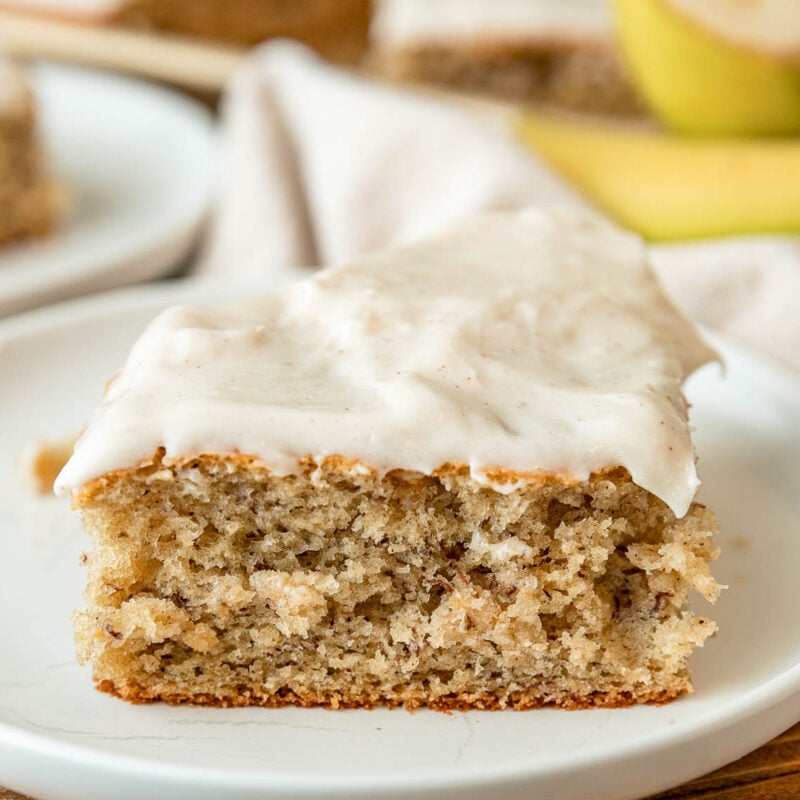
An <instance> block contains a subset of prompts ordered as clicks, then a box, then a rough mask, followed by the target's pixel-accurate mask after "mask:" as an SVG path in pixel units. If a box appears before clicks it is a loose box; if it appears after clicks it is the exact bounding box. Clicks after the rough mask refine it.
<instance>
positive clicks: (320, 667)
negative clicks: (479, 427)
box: [75, 453, 720, 710]
mask: <svg viewBox="0 0 800 800" xmlns="http://www.w3.org/2000/svg"><path fill="white" fill-rule="evenodd" d="M509 478H510V479H513V478H514V476H513V475H512V476H509ZM75 502H76V505H77V506H79V508H80V509H81V513H82V516H83V519H84V523H85V525H86V528H87V530H88V532H89V533H90V535H91V536H92V538H93V540H94V549H93V550H92V552H91V553H90V554H89V558H88V562H89V581H88V588H87V592H86V606H85V608H84V609H83V610H81V611H80V612H78V613H77V615H76V618H75V626H76V641H77V644H78V650H79V657H80V659H81V660H82V661H91V662H92V663H93V667H94V677H95V680H96V681H97V684H98V688H100V689H101V690H103V691H107V692H110V693H112V694H115V695H118V696H119V697H122V698H125V699H127V700H131V701H133V702H148V701H154V700H162V701H165V702H168V703H194V704H202V705H217V706H230V705H233V706H236V705H263V706H280V705H286V704H295V705H324V706H330V707H333V708H341V707H351V706H358V707H372V706H376V705H387V706H398V705H403V706H406V707H408V708H414V707H417V706H429V707H432V708H437V709H444V710H447V709H466V708H486V709H495V708H519V709H524V708H535V707H539V706H545V705H554V706H560V707H564V708H584V707H591V706H623V705H630V704H631V703H636V702H656V703H659V702H666V701H669V700H671V699H673V698H675V697H677V696H679V695H681V694H683V693H686V692H688V691H691V684H690V680H689V673H688V670H687V659H688V657H689V655H690V654H691V652H692V651H693V650H694V649H695V648H696V647H699V646H702V644H703V642H704V641H705V639H706V638H707V637H708V636H710V635H711V634H712V633H713V631H714V630H715V625H714V623H713V622H711V621H710V620H709V619H706V618H704V617H700V616H695V615H694V614H693V613H692V612H690V611H689V610H688V609H687V596H688V594H689V592H690V590H692V589H695V590H697V591H698V592H700V593H701V594H702V595H703V596H704V597H705V598H707V599H708V600H711V601H713V600H714V599H716V597H717V595H718V593H719V589H720V587H719V586H718V584H717V583H716V582H715V580H714V578H713V577H712V576H711V572H710V569H709V562H710V561H712V560H713V559H714V558H716V556H717V549H716V548H715V546H714V544H713V533H714V531H715V529H716V524H715V521H714V517H713V515H712V513H711V512H710V511H709V510H707V509H706V508H704V507H703V506H702V505H699V504H697V503H694V504H693V505H692V506H691V508H690V510H689V512H688V514H687V515H686V516H685V517H683V518H682V519H677V518H676V517H675V515H674V514H673V512H672V511H670V509H669V508H668V507H667V505H666V504H665V503H664V502H662V501H661V500H659V499H658V498H656V497H655V496H654V495H652V494H650V493H649V492H647V491H646V490H644V489H642V488H640V487H638V486H637V485H635V484H634V483H633V482H632V481H631V479H630V476H629V474H628V473H627V472H626V471H625V470H624V469H614V470H610V471H608V472H605V473H595V474H593V475H592V476H591V478H590V479H589V480H587V481H580V482H570V481H565V480H562V479H557V478H555V477H552V476H551V477H546V476H543V477H542V478H541V480H528V481H527V482H526V483H524V484H523V485H521V486H520V487H519V488H517V489H516V490H514V491H512V492H510V493H508V494H503V493H501V492H498V491H496V490H494V489H492V488H489V487H487V486H482V485H480V484H478V483H476V482H475V481H474V480H473V479H472V478H470V475H469V470H468V468H467V467H465V466H458V465H445V466H443V467H442V468H441V469H440V470H438V471H437V472H436V473H435V474H433V475H423V474H420V473H409V472H399V471H398V472H389V473H388V474H386V475H380V474H378V473H377V472H375V471H374V470H371V469H368V468H364V466H363V465H358V464H354V463H353V462H347V461H345V460H344V459H341V458H336V457H333V458H329V459H325V460H324V461H322V462H321V463H315V462H313V461H311V460H308V461H307V462H305V463H304V464H303V468H302V470H300V471H299V472H298V474H296V475H290V476H286V477H278V476H275V475H273V474H271V473H270V471H269V470H268V469H267V468H266V467H264V466H263V465H262V464H261V463H260V462H258V461H257V460H255V459H252V458H248V457H245V456H230V457H222V456H201V457H197V458H193V459H176V460H173V461H167V460H166V459H164V458H163V456H162V454H161V453H159V454H157V455H156V456H155V457H154V458H153V459H152V460H151V461H148V462H147V463H145V464H141V465H139V466H137V467H135V468H132V469H129V470H122V471H118V472H115V473H110V474H108V475H105V476H103V477H102V478H99V479H96V480H94V481H93V482H91V483H89V484H87V485H86V486H85V487H84V488H83V490H82V492H81V493H80V494H78V495H77V496H76V499H75Z"/></svg>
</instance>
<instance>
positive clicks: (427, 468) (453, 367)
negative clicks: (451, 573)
mask: <svg viewBox="0 0 800 800" xmlns="http://www.w3.org/2000/svg"><path fill="white" fill-rule="evenodd" d="M714 357H715V356H714V353H713V352H712V351H711V350H710V349H709V348H708V347H707V346H706V345H705V344H704V342H703V341H702V339H701V338H700V336H699V335H698V333H697V331H696V330H695V328H694V326H693V325H692V324H691V323H690V322H689V321H688V320H687V319H685V318H684V317H683V316H682V314H681V313H680V312H679V311H677V310H676V308H675V307H674V306H673V305H672V304H671V303H670V301H669V300H668V299H667V297H666V296H665V294H664V292H663V291H662V289H661V288H660V286H659V284H658V282H657V280H656V279H655V277H654V276H653V274H652V273H651V271H650V269H649V267H648V266H647V263H646V257H645V248H644V245H643V244H642V242H641V241H640V240H639V239H637V238H635V237H634V236H631V235H629V234H626V233H623V232H622V231H620V230H619V229H617V228H614V227H612V226H610V225H608V224H606V223H604V222H602V221H600V220H598V219H597V218H595V217H593V216H589V215H587V214H582V213H577V212H572V211H570V212H568V211H566V210H565V211H544V210H535V209H530V210H526V211H522V212H515V213H496V214H490V215H485V216H482V217H478V218H476V219H474V220H471V221H468V222H465V223H464V224H463V225H461V226H459V227H456V228H453V229H452V230H450V231H448V232H446V233H445V234H443V235H442V236H440V237H439V238H436V239H431V240H428V241H425V242H422V243H419V244H416V245H413V246H410V247H406V248H404V249H399V250H394V251H387V252H382V253H378V254H375V255H372V256H369V257H365V258H363V259H362V260H360V261H358V262H356V263H354V264H351V265H347V266H342V267H337V268H333V269H329V270H326V271H323V272H320V273H319V274H318V275H317V276H315V277H314V278H312V279H309V280H306V281H303V282H301V283H297V284H295V285H293V286H291V287H289V288H288V289H287V290H284V291H282V292H280V293H277V294H272V295H267V296H264V297H260V298H258V299H250V300H246V301H244V302H238V303H235V304H227V305H209V306H196V307H195V306H179V307H176V308H172V309H170V310H168V311H166V312H164V313H163V314H161V315H160V316H159V317H158V318H157V319H155V320H154V321H153V322H152V323H151V324H150V325H149V326H148V328H147V329H146V330H145V332H144V333H143V334H142V336H141V338H140V339H139V341H138V342H137V343H136V345H135V346H134V348H133V350H132V352H131V353H130V356H129V358H128V360H127V363H126V364H125V367H124V369H123V370H122V372H121V374H120V375H119V376H118V378H117V379H116V380H115V381H114V382H113V383H112V384H111V386H110V388H109V389H108V392H107V395H106V398H105V400H104V402H103V403H102V405H101V406H100V408H99V409H98V410H97V412H96V413H95V415H94V417H93V418H92V420H91V422H90V424H89V426H88V428H87V430H86V432H85V433H84V434H83V436H82V437H81V438H80V440H79V441H78V443H77V446H76V450H75V454H74V456H73V457H72V459H71V460H70V461H69V463H68V464H67V465H66V467H65V468H64V470H63V472H62V473H61V475H60V476H59V478H58V481H57V484H56V485H57V489H59V490H60V491H62V492H63V491H72V492H75V493H76V492H79V491H80V489H81V487H82V486H83V485H84V484H86V483H87V482H88V481H91V480H92V479H94V478H96V477H99V476H101V475H103V474H105V473H108V472H111V471H114V470H119V469H124V468H128V467H132V466H134V465H136V464H138V463H140V462H142V461H144V460H146V459H148V458H150V457H151V456H152V455H153V453H154V452H155V451H156V450H157V449H158V448H160V447H161V448H164V450H165V453H166V456H165V458H166V460H169V459H178V458H182V457H186V456H193V455H198V454H213V453H219V454H225V453H242V454H247V455H251V456H255V457H257V458H258V459H260V460H262V461H263V462H264V463H266V464H267V465H268V466H269V467H270V468H271V469H272V470H274V471H275V472H276V473H277V474H281V475H285V474H291V473H293V472H295V471H297V470H298V469H299V461H300V460H302V459H304V458H307V457H308V456H311V457H313V458H314V459H316V460H318V461H319V460H322V459H324V458H325V457H328V456H334V455H338V456H343V457H345V458H347V459H351V460H353V461H355V462H357V463H360V464H364V465H366V466H368V467H370V468H374V469H377V470H379V471H388V470H393V469H405V470H414V471H418V472H422V473H426V474H430V473H432V472H434V471H435V470H436V469H437V468H439V467H441V466H442V465H443V464H467V465H469V467H470V469H471V473H472V475H473V477H474V478H475V479H477V480H479V481H482V482H485V483H488V484H490V485H493V486H495V488H497V489H498V490H500V491H513V490H514V485H515V484H514V483H513V482H511V483H509V482H508V481H507V480H505V481H504V480H503V479H501V478H497V475H498V474H500V475H503V474H507V473H509V472H512V473H518V474H519V476H518V477H519V480H522V481H524V480H525V475H533V474H543V473H546V474H551V473H553V474H558V475H562V476H571V477H574V478H575V479H579V480H582V479H585V478H587V477H588V476H589V475H590V474H591V473H592V472H598V471H602V470H603V469H606V468H609V467H616V466H622V467H625V468H626V469H627V470H628V471H629V472H630V474H631V476H632V478H633V480H634V481H635V482H636V483H637V484H639V485H640V486H642V487H643V488H645V489H647V490H649V491H650V492H652V493H653V494H655V495H656V496H658V497H660V498H661V499H662V500H664V501H665V502H666V503H667V504H668V505H669V506H670V507H671V508H672V510H673V511H674V512H675V513H676V514H677V515H678V516H682V515H683V514H684V513H685V512H686V510H687V509H688V507H689V504H690V503H691V500H692V498H693V496H694V494H695V491H696V489H697V486H698V480H697V475H696V472H695V458H694V452H693V448H692V443H691V439H690V434H689V427H688V424H687V407H686V403H685V401H684V399H683V396H682V394H681V383H682V381H683V379H684V378H685V377H686V376H687V375H688V374H689V373H691V372H692V371H693V370H695V369H696V368H697V367H699V366H700V365H702V364H704V363H705V362H707V361H709V360H712V359H713V358H714Z"/></svg>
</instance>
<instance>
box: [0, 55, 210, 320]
mask: <svg viewBox="0 0 800 800" xmlns="http://www.w3.org/2000/svg"><path fill="white" fill-rule="evenodd" d="M31 79H32V84H33V88H34V90H35V93H36V97H37V103H38V108H39V120H40V128H41V135H42V139H43V142H44V145H45V149H46V151H47V153H48V156H49V158H50V161H51V165H52V171H53V173H54V177H55V181H56V182H57V183H58V185H59V186H60V188H61V190H62V192H63V193H64V195H65V213H64V215H63V218H62V219H61V221H60V223H59V225H58V226H57V228H56V229H55V230H54V232H53V233H52V234H51V235H50V236H48V237H46V238H44V239H42V240H40V241H32V242H21V243H19V244H11V245H7V246H4V247H2V248H0V316H2V315H5V314H11V313H14V312H17V311H22V310H24V309H28V308H32V307H34V306H36V305H42V304H44V303H48V302H53V301H55V300H59V299H64V298H66V297H72V296H75V295H78V294H84V293H88V292H93V291H98V290H100V289H108V288H112V287H115V286H123V285H126V284H130V283H135V282H138V281H144V280H148V279H150V278H154V277H157V276H159V275H163V274H165V273H167V272H169V271H170V270H171V269H173V268H174V267H175V266H176V264H177V263H178V262H179V261H180V260H181V259H182V258H183V257H185V256H186V254H187V253H188V251H189V249H190V247H191V245H192V243H193V241H194V239H195V236H196V234H197V232H198V230H199V227H200V225H201V223H202V221H203V219H204V217H205V214H206V212H207V210H208V207H209V202H210V199H211V190H212V184H213V172H214V134H213V125H212V121H211V115H210V113H209V112H208V111H207V110H206V109H205V108H204V107H203V106H202V105H200V104H199V103H197V102H195V101H193V100H190V99H189V98H188V97H185V96H183V95H181V94H179V93H177V92H173V91H170V90H167V89H163V88H160V87H158V86H155V85H152V84H147V83H144V82H141V81H136V80H132V79H130V78H123V77H120V76H118V75H114V74H111V73H106V72H98V71H91V70H86V69H79V68H77V67H66V66H57V65H51V64H39V65H36V66H34V67H33V68H32V69H31Z"/></svg>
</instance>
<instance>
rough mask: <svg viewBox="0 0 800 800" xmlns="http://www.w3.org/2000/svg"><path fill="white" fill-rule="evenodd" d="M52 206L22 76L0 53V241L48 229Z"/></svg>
mask: <svg viewBox="0 0 800 800" xmlns="http://www.w3.org/2000/svg"><path fill="white" fill-rule="evenodd" d="M56 206H57V203H56V191H55V187H54V185H53V183H52V182H51V180H50V178H49V175H48V172H47V169H46V165H45V159H44V155H43V153H42V149H41V146H40V143H39V138H38V134H37V129H36V109H35V102H34V97H33V93H32V91H31V89H30V86H29V85H28V81H27V76H26V75H25V72H24V70H23V69H22V67H21V66H19V65H18V64H16V63H15V62H13V61H11V60H10V59H8V58H6V57H4V56H0V244H5V243H6V242H10V241H14V240H17V239H25V238H28V237H35V236H43V235H44V234H46V233H48V232H49V231H50V229H51V228H52V226H53V223H54V219H55V213H56Z"/></svg>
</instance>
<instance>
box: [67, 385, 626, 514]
mask: <svg viewBox="0 0 800 800" xmlns="http://www.w3.org/2000/svg"><path fill="white" fill-rule="evenodd" d="M112 380H113V379H112ZM109 383H110V382H109ZM193 464H197V465H201V466H215V465H216V466H219V465H221V464H229V465H232V466H234V467H235V468H236V469H237V470H250V471H252V472H263V473H264V474H265V475H269V474H270V472H271V470H270V468H269V466H267V465H266V464H265V463H264V462H263V461H262V460H261V459H259V457H258V456H253V455H245V454H243V453H228V454H217V453H202V454H197V455H187V456H180V457H173V458H167V457H166V452H165V450H164V448H163V447H160V448H159V449H158V450H156V452H155V453H154V454H153V455H152V456H151V457H150V458H147V459H145V460H143V461H140V462H139V463H138V464H135V465H133V466H131V467H126V468H125V469H118V470H114V471H113V472H107V473H105V474H104V475H100V476H99V477H97V478H93V479H92V480H90V481H87V482H86V483H85V484H84V485H83V486H82V487H81V490H80V492H78V493H77V494H76V495H75V496H74V498H73V502H72V506H73V508H75V509H77V508H81V507H82V506H84V505H86V504H87V503H89V502H90V501H91V500H92V499H93V498H94V497H95V496H97V495H98V494H99V493H100V492H102V491H104V490H106V489H108V488H109V486H112V485H113V484H115V483H117V482H119V481H122V480H126V479H127V478H129V477H131V476H132V475H133V474H134V473H140V472H143V473H147V472H150V471H153V472H155V471H157V470H159V469H160V468H161V467H162V466H168V467H183V466H190V465H193ZM319 468H323V469H326V470H331V471H335V472H342V473H345V474H347V473H350V472H351V471H352V470H353V469H354V468H359V469H362V470H363V469H367V470H369V471H370V472H372V473H374V474H377V473H378V470H376V469H375V468H374V467H372V466H370V465H368V464H365V463H364V462H363V461H358V460H356V459H353V458H347V457H345V456H341V455H332V456H326V457H325V458H323V459H320V460H319V461H318V460H316V459H315V458H313V457H312V456H310V455H309V456H306V457H305V458H303V459H300V460H299V461H298V470H297V474H298V476H301V477H308V476H310V475H311V474H312V473H313V472H314V471H315V470H317V469H319ZM469 474H470V468H469V466H468V465H466V464H453V463H447V464H442V465H441V466H440V467H438V468H437V469H435V470H434V471H433V472H432V473H431V474H430V476H428V475H425V474H424V473H422V472H416V471H413V470H407V469H402V468H398V469H393V470H389V471H388V472H387V473H386V478H388V479H389V480H390V481H397V482H402V483H404V484H411V485H413V484H414V482H415V481H417V480H425V479H426V478H428V477H434V478H443V477H461V476H465V475H469ZM485 474H486V477H487V478H488V479H489V481H491V482H492V483H495V484H503V483H509V484H515V483H520V482H523V483H526V484H533V485H537V486H546V485H556V484H559V485H561V486H576V485H577V484H579V483H581V481H580V480H578V479H577V478H575V477H574V476H572V475H569V474H566V473H557V472H533V471H531V472H520V471H515V470H509V469H503V468H501V467H496V468H492V469H487V470H485ZM603 478H609V479H622V480H630V476H629V474H628V472H627V470H625V469H624V468H623V467H618V466H613V467H612V466H610V467H608V468H606V469H603V470H598V471H597V472H593V473H592V475H591V476H590V480H597V479H603Z"/></svg>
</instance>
